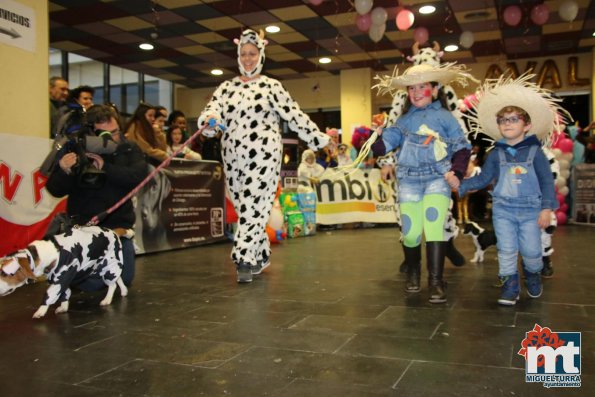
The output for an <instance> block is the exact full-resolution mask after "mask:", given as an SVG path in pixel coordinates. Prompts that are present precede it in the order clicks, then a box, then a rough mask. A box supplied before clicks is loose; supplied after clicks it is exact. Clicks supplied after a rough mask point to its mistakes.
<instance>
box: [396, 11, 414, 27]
mask: <svg viewBox="0 0 595 397" xmlns="http://www.w3.org/2000/svg"><path fill="white" fill-rule="evenodd" d="M413 21H415V15H413V13H412V12H411V11H409V10H406V9H402V10H401V11H399V12H398V13H397V28H399V30H407V29H409V28H410V27H411V25H413Z"/></svg>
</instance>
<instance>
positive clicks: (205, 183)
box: [134, 159, 226, 253]
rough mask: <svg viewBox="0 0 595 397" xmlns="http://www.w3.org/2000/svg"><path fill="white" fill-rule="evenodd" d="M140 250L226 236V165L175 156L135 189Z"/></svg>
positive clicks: (138, 246) (203, 242) (167, 247)
mask: <svg viewBox="0 0 595 397" xmlns="http://www.w3.org/2000/svg"><path fill="white" fill-rule="evenodd" d="M134 204H135V205H134V206H135V212H136V224H135V234H136V236H135V238H134V241H135V245H136V251H137V253H149V252H158V251H166V250H170V249H176V248H184V247H191V246H195V245H202V244H207V243H212V242H216V241H220V240H225V239H226V237H225V235H224V226H225V212H224V207H225V184H224V176H223V167H222V166H221V164H220V163H218V162H215V161H190V160H181V159H173V160H172V161H171V163H170V164H169V165H168V166H167V167H165V168H162V169H161V170H159V172H158V173H157V174H156V175H155V178H153V179H151V181H149V182H148V183H147V184H146V185H145V186H144V187H143V188H142V189H141V190H140V191H139V192H138V194H137V195H136V197H135V199H134Z"/></svg>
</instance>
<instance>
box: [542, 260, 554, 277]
mask: <svg viewBox="0 0 595 397" xmlns="http://www.w3.org/2000/svg"><path fill="white" fill-rule="evenodd" d="M553 276H554V267H553V266H552V259H551V257H549V256H544V257H543V270H541V277H543V278H552V277H553Z"/></svg>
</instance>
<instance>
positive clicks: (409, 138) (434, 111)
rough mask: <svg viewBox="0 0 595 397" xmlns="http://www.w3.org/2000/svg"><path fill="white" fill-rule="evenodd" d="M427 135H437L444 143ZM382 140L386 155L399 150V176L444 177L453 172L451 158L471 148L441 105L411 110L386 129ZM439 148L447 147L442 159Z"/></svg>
mask: <svg viewBox="0 0 595 397" xmlns="http://www.w3.org/2000/svg"><path fill="white" fill-rule="evenodd" d="M424 131H432V133H436V134H437V136H439V141H440V142H442V143H440V142H438V139H436V138H431V137H430V136H428V135H427V133H425V132H424ZM382 140H383V143H384V146H385V148H386V152H389V151H391V150H393V149H396V148H399V149H400V150H399V152H398V154H397V160H398V164H399V168H398V174H399V175H405V174H407V173H408V172H415V173H418V172H420V171H421V172H422V173H426V172H424V171H428V172H430V173H432V174H436V175H444V173H446V172H448V171H450V169H451V158H452V155H453V154H454V153H456V152H457V151H459V150H461V149H470V148H471V145H470V144H469V142H468V141H467V139H466V138H465V134H464V132H463V130H462V128H461V126H460V124H459V123H458V122H457V120H456V119H455V118H454V117H453V115H452V114H451V113H450V112H449V111H448V110H446V109H444V108H443V107H442V104H441V103H440V101H434V102H432V103H431V104H429V105H428V106H425V107H423V108H417V107H415V106H412V107H411V108H410V109H409V111H408V112H407V113H405V114H404V115H402V116H401V117H399V118H398V119H397V121H396V123H395V124H394V125H393V126H392V127H389V128H386V129H384V131H383V133H382ZM437 145H441V146H444V151H445V153H444V155H443V157H441V156H440V155H439V154H438V153H439V152H440V151H439V150H437V148H436V146H437ZM440 157H441V158H440Z"/></svg>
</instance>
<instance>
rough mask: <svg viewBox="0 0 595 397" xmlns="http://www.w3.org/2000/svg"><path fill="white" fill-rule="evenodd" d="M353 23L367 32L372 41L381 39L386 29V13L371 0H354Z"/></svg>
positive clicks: (376, 41) (375, 41)
mask: <svg viewBox="0 0 595 397" xmlns="http://www.w3.org/2000/svg"><path fill="white" fill-rule="evenodd" d="M354 4H355V11H356V12H357V16H356V17H355V25H356V26H357V28H358V29H359V30H360V31H362V32H368V36H370V39H371V40H372V41H373V42H374V43H378V42H379V41H380V40H382V36H384V32H385V31H386V18H388V13H387V12H386V10H385V9H384V8H382V7H376V8H374V9H372V7H373V6H374V2H373V0H355V3H354Z"/></svg>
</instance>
